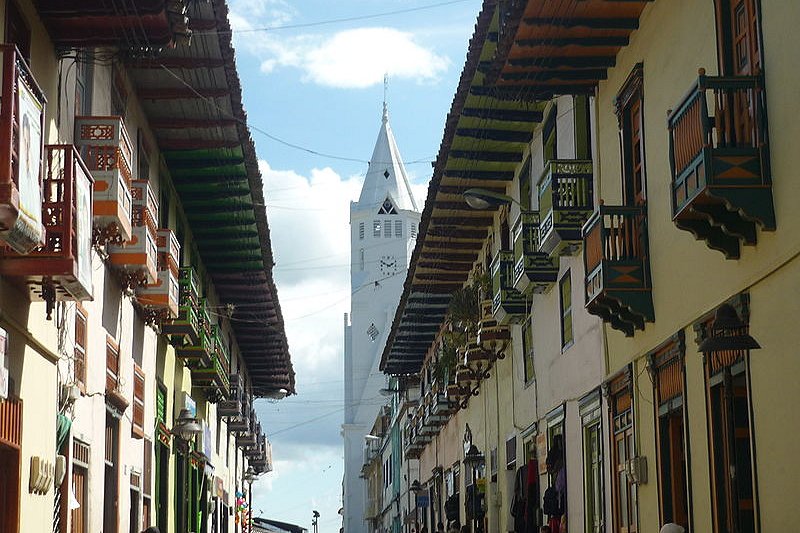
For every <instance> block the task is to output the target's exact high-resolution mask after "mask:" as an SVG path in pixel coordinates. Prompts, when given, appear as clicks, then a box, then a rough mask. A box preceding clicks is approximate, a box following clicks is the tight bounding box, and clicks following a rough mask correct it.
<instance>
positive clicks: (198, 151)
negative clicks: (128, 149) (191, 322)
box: [124, 0, 294, 396]
mask: <svg viewBox="0 0 800 533" xmlns="http://www.w3.org/2000/svg"><path fill="white" fill-rule="evenodd" d="M124 1H131V0H124ZM148 1H151V2H152V1H155V0H148ZM187 16H188V18H189V25H190V27H193V28H194V29H198V28H200V27H202V29H203V31H202V32H200V31H198V33H197V34H196V35H195V36H194V37H193V39H192V42H191V45H188V46H187V45H182V46H176V47H174V48H170V49H167V50H164V51H163V52H162V53H161V54H160V55H158V56H155V57H151V58H147V59H142V58H138V59H131V60H130V61H129V62H128V64H127V66H128V70H129V72H131V77H132V80H133V82H134V85H135V87H136V91H137V94H138V95H139V98H140V101H141V103H142V107H143V108H144V111H145V114H146V115H147V117H148V120H149V121H150V124H151V127H152V130H153V132H154V134H155V136H156V142H157V144H158V145H159V149H160V150H161V151H162V154H163V156H164V162H165V164H166V166H167V168H168V170H169V174H170V176H171V178H172V182H173V184H174V186H175V190H176V192H177V194H178V197H179V199H180V200H181V204H182V206H183V208H184V212H185V214H186V217H187V220H188V222H189V229H190V231H191V233H192V236H193V237H194V241H195V242H196V243H197V247H198V249H199V252H200V257H201V259H202V263H203V266H204V267H205V270H206V272H207V274H208V275H209V277H210V278H211V281H212V282H213V284H214V288H215V292H216V294H217V297H218V299H219V303H220V304H221V305H225V304H233V305H234V313H233V316H232V317H231V327H232V328H233V332H234V336H235V338H236V343H237V345H238V346H239V349H240V351H241V353H242V356H243V359H244V361H245V364H246V366H247V369H248V373H249V375H250V378H251V383H252V385H253V391H254V394H256V395H259V396H263V395H266V394H269V393H270V392H274V391H277V390H279V389H286V390H287V391H289V393H290V394H291V393H294V372H293V370H292V364H291V357H290V355H289V350H288V343H287V340H286V333H285V328H284V321H283V315H282V313H281V308H280V304H279V302H278V295H277V289H276V287H275V283H274V280H273V277H272V268H273V265H274V261H273V258H272V248H271V240H270V234H269V226H268V223H267V217H266V211H265V208H264V207H263V206H264V197H263V184H262V180H261V174H260V172H259V169H258V160H257V158H256V154H255V147H254V145H253V141H252V138H251V136H250V132H249V129H248V127H247V117H246V114H245V112H244V109H243V107H242V96H241V86H240V82H239V77H238V73H237V71H236V64H235V60H234V55H233V48H232V45H231V33H230V24H229V22H228V8H227V5H226V3H225V1H224V0H212V1H210V2H192V3H191V5H190V6H189V9H188V11H187ZM193 21H194V22H193ZM210 21H213V24H211V22H210Z"/></svg>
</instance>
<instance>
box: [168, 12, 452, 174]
mask: <svg viewBox="0 0 800 533" xmlns="http://www.w3.org/2000/svg"><path fill="white" fill-rule="evenodd" d="M457 1H466V0H457ZM159 66H160V67H161V68H162V69H164V70H165V71H166V72H167V73H168V74H169V75H170V76H172V77H173V78H175V79H176V80H178V81H179V82H181V83H182V84H183V85H184V86H185V87H186V88H187V89H189V90H190V91H191V92H192V93H193V94H194V95H195V96H196V97H197V98H199V99H201V100H203V101H204V102H205V103H207V104H208V105H210V106H212V107H215V108H216V109H218V110H219V111H220V112H221V113H222V115H223V116H225V117H226V118H229V119H232V120H235V121H236V122H238V123H239V124H242V125H243V126H246V127H248V128H250V129H251V130H253V131H256V132H258V133H260V134H261V135H263V136H264V137H266V138H268V139H270V140H273V141H275V142H277V143H278V144H282V145H284V146H288V147H289V148H294V149H295V150H299V151H301V152H306V153H307V154H311V155H316V156H319V157H325V158H328V159H336V160H338V161H350V162H353V163H367V164H370V163H373V164H388V163H390V161H372V162H370V161H369V160H367V159H359V158H356V157H346V156H341V155H335V154H329V153H326V152H320V151H319V150H314V149H312V148H307V147H305V146H301V145H299V144H295V143H292V142H289V141H287V140H284V139H281V138H280V137H277V136H275V135H273V134H271V133H269V132H268V131H266V130H264V129H261V128H259V127H258V126H256V125H254V124H252V123H250V124H248V123H247V121H246V120H243V119H242V118H240V117H237V116H234V115H233V114H232V113H229V112H228V111H226V110H225V109H223V108H222V107H220V106H218V105H217V103H216V102H214V100H213V99H212V98H210V97H207V96H204V95H202V94H200V92H199V91H197V89H195V88H194V87H193V86H192V85H191V84H190V83H189V82H187V81H186V80H185V79H183V78H182V77H181V76H178V75H177V74H176V73H175V72H174V71H172V70H171V69H170V68H169V67H167V66H166V65H164V64H163V63H159ZM432 159H433V158H430V157H429V158H421V159H417V160H413V161H408V162H404V163H403V164H404V165H415V164H418V163H428V162H430V161H431V160H432Z"/></svg>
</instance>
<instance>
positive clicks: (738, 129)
mask: <svg viewBox="0 0 800 533" xmlns="http://www.w3.org/2000/svg"><path fill="white" fill-rule="evenodd" d="M709 100H710V104H711V105H712V106H713V114H712V115H710V114H709ZM668 127H669V138H670V166H671V169H672V220H673V221H674V222H675V225H676V226H678V227H679V228H681V229H684V230H686V231H690V232H691V233H692V234H693V235H694V236H695V237H696V238H697V239H701V240H705V241H706V243H707V245H708V247H709V248H711V249H713V250H719V251H720V252H722V253H723V254H724V255H725V257H726V258H728V259H737V258H738V257H739V255H740V246H741V244H746V245H754V244H755V243H756V233H757V232H756V228H757V227H761V229H762V230H774V229H775V210H774V207H773V202H772V179H771V176H770V169H769V145H768V142H767V114H766V95H765V90H764V79H763V77H761V76H734V77H717V76H706V75H705V73H704V71H703V70H702V69H701V71H700V76H699V78H698V80H697V82H696V83H695V84H694V86H693V87H692V88H691V89H690V91H689V93H688V94H687V95H686V97H685V98H684V99H683V101H682V102H681V103H680V105H679V106H678V107H677V109H675V110H674V111H671V112H670V113H669V118H668Z"/></svg>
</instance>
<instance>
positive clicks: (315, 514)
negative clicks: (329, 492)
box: [311, 509, 319, 533]
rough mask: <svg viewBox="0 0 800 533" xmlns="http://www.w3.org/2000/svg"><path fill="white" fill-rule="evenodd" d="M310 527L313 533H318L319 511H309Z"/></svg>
mask: <svg viewBox="0 0 800 533" xmlns="http://www.w3.org/2000/svg"><path fill="white" fill-rule="evenodd" d="M311 526H312V527H313V528H314V533H319V511H317V510H316V509H314V510H313V511H311Z"/></svg>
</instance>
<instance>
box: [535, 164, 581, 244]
mask: <svg viewBox="0 0 800 533" xmlns="http://www.w3.org/2000/svg"><path fill="white" fill-rule="evenodd" d="M538 188H539V216H540V223H539V245H540V251H542V252H544V253H546V254H548V255H551V256H559V255H570V254H573V253H575V252H576V251H577V250H578V249H579V248H580V246H581V244H582V240H581V228H582V227H583V224H584V223H585V222H586V220H587V219H588V218H589V215H591V214H592V211H593V210H594V193H593V187H592V162H591V161H590V160H582V159H565V160H558V159H553V160H550V161H548V162H547V163H546V164H545V168H544V172H543V173H542V176H541V178H540V179H539V185H538Z"/></svg>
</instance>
